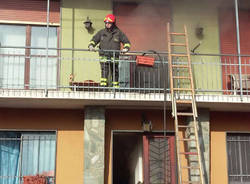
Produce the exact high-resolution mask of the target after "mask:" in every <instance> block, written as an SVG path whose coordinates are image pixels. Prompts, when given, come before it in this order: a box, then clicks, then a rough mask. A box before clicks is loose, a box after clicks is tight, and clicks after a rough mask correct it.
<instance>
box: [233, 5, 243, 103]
mask: <svg viewBox="0 0 250 184" xmlns="http://www.w3.org/2000/svg"><path fill="white" fill-rule="evenodd" d="M235 19H236V34H237V50H238V58H239V77H240V98H241V100H242V95H243V92H242V71H241V50H240V31H239V11H238V0H235Z"/></svg>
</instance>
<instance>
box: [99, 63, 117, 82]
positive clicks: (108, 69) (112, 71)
mask: <svg viewBox="0 0 250 184" xmlns="http://www.w3.org/2000/svg"><path fill="white" fill-rule="evenodd" d="M100 64H101V86H107V84H108V78H109V77H110V79H111V80H112V85H113V87H118V86H119V63H118V62H114V61H113V60H112V58H111V59H106V58H105V59H101V60H100Z"/></svg>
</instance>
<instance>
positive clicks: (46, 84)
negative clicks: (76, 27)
mask: <svg viewBox="0 0 250 184" xmlns="http://www.w3.org/2000/svg"><path fill="white" fill-rule="evenodd" d="M49 4H50V0H47V36H46V65H45V67H46V73H45V75H46V76H45V94H46V96H47V94H48V71H49V70H48V62H49V8H50V7H49Z"/></svg>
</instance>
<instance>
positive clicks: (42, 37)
mask: <svg viewBox="0 0 250 184" xmlns="http://www.w3.org/2000/svg"><path fill="white" fill-rule="evenodd" d="M46 38H47V30H46V27H45V26H30V25H4V24H2V25H0V44H1V46H2V47H1V48H0V88H8V89H43V88H45V87H47V88H49V89H54V88H56V86H57V68H58V67H57V65H58V61H57V56H58V51H57V50H48V57H47V51H46V49H37V48H45V47H46V46H47V44H46ZM48 38H49V48H57V47H58V45H57V44H58V39H57V38H58V36H57V27H50V28H49V37H48ZM27 47H28V48H27ZM30 47H31V48H30Z"/></svg>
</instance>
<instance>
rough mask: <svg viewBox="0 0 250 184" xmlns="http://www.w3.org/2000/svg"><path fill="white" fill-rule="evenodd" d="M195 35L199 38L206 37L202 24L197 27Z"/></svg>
mask: <svg viewBox="0 0 250 184" xmlns="http://www.w3.org/2000/svg"><path fill="white" fill-rule="evenodd" d="M195 35H196V36H197V38H199V39H203V38H204V28H203V27H201V26H197V27H196V28H195Z"/></svg>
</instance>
